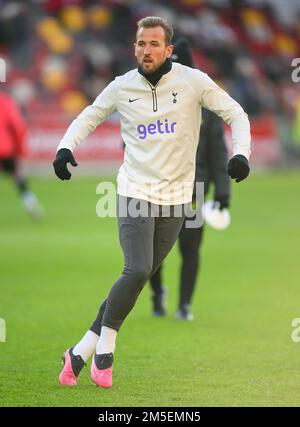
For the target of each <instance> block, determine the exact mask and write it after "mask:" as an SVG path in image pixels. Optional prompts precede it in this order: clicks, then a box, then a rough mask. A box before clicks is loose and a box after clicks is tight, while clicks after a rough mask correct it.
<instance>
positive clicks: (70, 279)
mask: <svg viewBox="0 0 300 427" xmlns="http://www.w3.org/2000/svg"><path fill="white" fill-rule="evenodd" d="M146 15H158V16H162V17H165V18H166V19H167V20H168V21H169V22H171V23H172V24H173V26H174V33H175V39H176V37H179V36H181V35H184V36H186V37H187V38H188V39H189V41H190V43H191V45H192V48H193V57H194V62H195V66H197V67H199V68H200V69H201V70H203V71H205V72H207V73H208V74H209V75H210V76H211V77H212V78H213V79H214V80H216V81H217V82H218V83H219V84H220V85H221V86H222V87H224V88H225V89H226V90H227V91H228V92H229V93H230V94H231V95H232V96H233V97H234V98H235V99H236V100H237V101H238V102H239V103H240V104H241V105H242V106H243V107H244V109H245V111H246V112H247V113H248V114H249V118H250V121H251V128H252V137H253V139H252V149H253V155H252V158H251V164H252V169H253V171H252V175H251V177H250V178H249V180H247V181H246V182H245V183H242V184H239V185H238V186H236V185H235V184H233V186H232V187H233V201H232V210H231V212H232V217H233V225H232V227H231V228H230V229H229V230H228V231H226V232H225V233H223V234H222V233H219V234H218V232H214V231H212V230H207V232H206V236H205V242H204V249H203V252H204V261H203V262H204V266H203V273H202V274H201V276H200V281H199V282H200V285H201V288H200V289H199V290H198V291H197V295H196V297H195V302H194V305H193V312H194V314H195V317H196V320H195V321H194V322H193V323H192V324H189V325H186V324H178V323H176V324H175V325H174V322H175V320H174V318H172V317H171V316H170V317H168V319H164V320H162V319H154V320H151V317H150V302H149V291H148V292H147V291H146V292H144V293H143V294H142V296H141V299H140V301H139V303H138V304H137V306H136V308H135V310H134V312H133V313H132V314H131V315H130V317H129V318H128V321H127V322H126V325H125V326H124V329H123V330H122V332H121V333H120V338H119V346H118V349H117V350H118V355H119V356H118V358H119V359H117V362H116V374H117V373H118V377H117V376H116V386H115V388H113V389H112V392H111V393H110V394H107V393H106V394H105V396H104V394H103V393H101V391H100V394H99V390H95V389H94V388H92V386H91V385H90V383H89V382H88V379H87V378H83V379H82V383H83V386H82V388H79V387H78V389H77V390H74V391H73V390H72V392H71V393H70V392H69V390H67V391H66V390H65V389H61V388H59V386H58V385H57V383H56V381H57V374H58V372H59V370H60V365H59V363H58V356H59V355H60V353H61V352H62V351H64V350H65V346H66V345H68V344H72V343H73V342H76V340H78V338H79V337H80V336H81V333H82V332H83V331H84V330H85V329H86V328H87V327H88V326H89V324H90V322H91V321H92V320H93V316H94V314H93V313H96V311H97V309H98V305H99V303H100V301H101V300H102V298H103V297H104V296H105V293H106V292H107V290H108V289H109V288H110V286H111V283H112V282H113V281H114V280H115V279H116V277H117V276H118V274H119V271H120V269H121V264H122V255H121V251H120V248H119V246H118V239H117V232H116V227H115V222H114V220H111V219H101V220H100V219H99V218H97V217H96V214H95V207H96V202H97V196H96V194H95V190H96V185H97V183H98V182H99V181H100V179H103V176H105V177H109V179H113V177H114V176H115V173H116V170H117V168H118V166H119V165H120V164H121V162H122V156H123V151H122V145H121V139H120V134H119V125H118V121H117V117H113V118H112V119H111V120H110V121H109V122H107V123H105V124H103V125H102V126H100V127H99V128H98V129H97V130H96V131H95V132H94V133H93V135H91V136H90V137H89V139H88V141H87V142H85V143H84V144H82V145H81V146H80V147H79V148H78V149H77V151H76V156H75V157H76V159H77V160H78V163H79V165H80V166H79V168H77V169H76V170H73V171H72V172H73V177H74V178H75V179H73V180H72V181H71V182H70V183H68V184H67V185H66V183H64V184H62V183H60V182H59V181H57V180H56V179H54V177H53V170H52V161H53V159H54V155H55V151H56V147H57V144H58V142H59V140H60V138H61V137H62V135H63V133H64V132H65V130H66V128H67V126H68V124H69V123H70V121H71V120H72V119H73V118H74V117H75V116H76V115H77V114H78V113H79V112H80V111H81V110H82V109H83V108H84V107H85V106H86V105H88V104H89V103H91V102H92V101H93V100H94V98H95V97H96V96H97V94H98V93H99V92H100V91H101V90H102V89H103V88H104V87H105V86H106V84H107V83H108V82H110V81H111V80H112V79H113V78H114V77H115V76H116V75H119V74H122V73H124V72H126V71H127V70H129V69H131V68H134V67H135V58H134V55H133V49H132V43H133V42H134V39H135V29H136V25H135V23H136V21H137V20H138V19H140V18H141V17H143V16H146ZM0 58H2V59H4V60H5V63H6V81H5V82H2V83H0V89H1V90H4V91H8V92H10V93H11V94H12V95H13V97H14V98H15V99H16V100H17V102H18V104H19V105H20V107H21V109H22V111H23V114H24V116H25V118H26V121H27V124H28V130H29V134H28V154H27V157H26V158H25V159H24V168H25V171H26V173H27V174H28V175H29V176H30V177H31V182H32V186H33V188H34V190H35V191H36V193H37V194H38V196H39V197H40V199H41V201H42V204H43V206H44V208H45V218H44V220H43V221H41V222H40V223H39V224H31V223H30V219H29V218H27V217H26V214H25V213H24V212H23V211H22V209H21V207H20V205H19V201H18V198H17V195H16V194H15V193H14V192H13V190H12V188H11V184H10V183H9V181H8V180H4V179H3V176H1V178H0V179H1V180H0V252H1V254H0V255H1V256H0V267H1V273H0V282H1V305H0V318H3V319H4V320H5V321H6V324H7V342H5V343H0V354H1V362H0V363H1V376H2V380H1V381H0V388H2V392H1V393H0V396H1V397H0V399H1V400H0V405H10V406H13V405H16V406H23V405H25V406H27V405H31V406H36V405H46V406H47V405H50V406H52V405H58V406H64V405H68V406H72V405H75V406H77V405H82V406H84V405H97V406H105V405H108V406H120V405H121V406H126V405H127V406H140V405H143V406H153V405H156V406H162V405H167V406H174V405H175V406H182V405H185V406H189V405H190V406H198V405H216V406H219V405H227V406H232V405H233V406H239V405H243V406H252V405H258V406H265V405H267V406H272V405H275V406H278V405H283V406H288V405H295V406H299V404H300V401H299V393H298V391H299V384H300V382H299V369H298V366H299V363H298V361H299V350H300V343H299V344H298V346H297V344H295V343H294V342H292V340H291V338H290V334H291V332H292V330H291V322H292V320H293V319H294V318H297V317H300V311H299V304H298V303H299V300H300V290H299V286H298V285H299V280H298V278H299V275H300V268H299V259H298V258H299V247H298V244H297V242H299V238H300V230H299V215H298V213H299V210H300V201H299V184H300V174H299V169H298V168H299V162H300V84H299V82H295V81H293V79H292V72H293V70H295V67H293V66H292V60H293V59H294V58H300V0H285V1H283V0H244V1H243V0H240V1H239V0H173V1H171V0H166V1H155V0H152V1H150V0H127V1H126V0H103V1H92V0H86V1H84V0H77V1H76V0H35V1H34V0H31V1H26V2H25V1H14V0H12V1H5V0H0ZM299 62H300V60H299ZM298 76H300V72H298ZM226 134H227V140H228V142H229V143H230V133H228V129H226ZM82 175H87V176H90V177H82ZM178 261H179V260H178V254H177V252H176V250H174V251H172V254H171V255H170V258H169V260H168V262H167V263H166V264H167V265H166V281H167V282H168V285H169V284H170V285H172V291H170V296H169V299H170V310H169V311H170V315H172V307H173V309H175V301H176V294H177V289H176V287H177V282H178V279H177V273H178ZM217 265H218V269H216V266H217ZM99 282H100V285H99ZM70 294H71V295H72V297H71V298H70ZM173 311H174V310H173ZM78 313H80V315H78ZM91 313H92V314H91ZM127 325H128V326H127ZM175 326H176V328H175ZM175 331H176V333H175ZM145 337H147V339H146V338H145ZM68 341H69V342H68ZM166 342H167V343H168V346H167V345H166ZM153 353H155V354H156V355H157V356H158V358H159V361H160V362H159V366H156V365H155V363H153V360H152V356H153ZM150 355H151V357H150ZM179 356H180V357H181V356H182V357H183V359H182V360H185V361H187V365H188V366H186V367H184V370H185V379H183V378H182V375H181V374H180V372H181V371H180V368H182V367H183V366H184V365H182V363H183V362H182V361H181V359H180V360H179V358H180V357H179ZM20 357H21V358H22V362H21V361H20ZM178 365H180V366H178ZM84 375H85V376H87V374H86V373H85V374H84ZM156 375H157V376H159V377H162V378H165V381H163V382H161V383H157V382H156ZM117 378H118V379H117ZM0 391H1V390H0ZM99 395H100V398H99ZM1 402H2V403H1Z"/></svg>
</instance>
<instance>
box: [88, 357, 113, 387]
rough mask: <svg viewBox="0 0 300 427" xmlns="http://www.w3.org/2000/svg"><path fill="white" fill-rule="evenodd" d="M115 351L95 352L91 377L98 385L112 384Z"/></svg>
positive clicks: (106, 385) (109, 385) (108, 385)
mask: <svg viewBox="0 0 300 427" xmlns="http://www.w3.org/2000/svg"><path fill="white" fill-rule="evenodd" d="M112 364H113V353H107V354H95V355H94V357H93V362H92V366H91V378H92V381H93V383H94V384H96V385H97V386H98V387H104V388H109V387H111V386H112Z"/></svg>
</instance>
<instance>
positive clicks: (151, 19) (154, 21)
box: [136, 16, 173, 46]
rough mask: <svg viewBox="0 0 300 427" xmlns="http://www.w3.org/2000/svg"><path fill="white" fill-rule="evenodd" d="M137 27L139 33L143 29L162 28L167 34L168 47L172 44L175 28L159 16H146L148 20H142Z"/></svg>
mask: <svg viewBox="0 0 300 427" xmlns="http://www.w3.org/2000/svg"><path fill="white" fill-rule="evenodd" d="M136 25H137V27H138V29H137V33H138V31H139V30H140V29H141V28H153V27H162V28H163V30H164V32H165V42H166V46H169V45H170V44H171V42H172V37H173V28H172V27H171V25H169V24H168V23H167V21H165V20H164V19H163V18H160V17H159V16H146V18H142V19H140V20H139V21H138V22H137V23H136Z"/></svg>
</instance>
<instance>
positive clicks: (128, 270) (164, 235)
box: [90, 196, 185, 335]
mask: <svg viewBox="0 0 300 427" xmlns="http://www.w3.org/2000/svg"><path fill="white" fill-rule="evenodd" d="M131 200H134V201H137V199H131V198H128V199H127V198H124V197H122V196H119V205H118V206H119V207H120V203H121V204H123V206H124V205H128V202H130V201H131ZM137 202H139V203H142V204H145V203H146V204H147V205H148V207H149V208H151V206H150V204H149V203H148V202H145V201H137ZM155 206H156V207H157V205H155ZM118 210H119V209H118ZM156 212H157V211H156ZM149 213H150V212H148V216H141V215H139V216H137V217H135V216H133V215H131V213H130V212H129V213H128V214H127V216H125V217H123V216H120V215H118V227H119V239H120V244H121V247H122V250H123V254H124V269H123V272H122V275H121V276H120V277H119V278H118V280H117V281H116V282H115V283H114V285H113V286H112V288H111V289H110V291H109V293H108V296H107V298H106V299H105V300H104V301H103V303H102V304H101V306H100V309H99V312H98V315H97V318H96V319H95V321H94V322H93V324H92V326H91V327H90V330H91V331H93V332H95V333H96V334H97V335H100V331H101V327H102V326H108V327H109V328H112V329H115V330H117V331H118V330H119V329H120V327H121V325H122V323H123V321H124V320H125V318H126V316H127V315H128V313H129V312H130V311H131V310H132V308H133V307H134V305H135V302H136V300H137V298H138V296H139V294H140V292H141V291H142V289H143V287H144V286H145V284H146V283H147V281H148V280H149V278H150V277H151V276H152V275H153V274H154V273H155V272H156V270H157V269H158V268H159V266H160V264H161V263H162V261H163V260H164V258H165V257H166V256H167V255H168V253H169V252H170V250H171V249H172V247H173V245H174V243H175V242H176V240H177V237H178V234H179V232H180V229H181V227H182V224H183V221H184V218H185V213H184V209H183V206H182V214H181V216H177V215H178V211H177V213H176V214H175V213H174V211H173V210H172V209H171V212H170V216H168V217H163V216H158V217H157V216H151V213H150V215H149Z"/></svg>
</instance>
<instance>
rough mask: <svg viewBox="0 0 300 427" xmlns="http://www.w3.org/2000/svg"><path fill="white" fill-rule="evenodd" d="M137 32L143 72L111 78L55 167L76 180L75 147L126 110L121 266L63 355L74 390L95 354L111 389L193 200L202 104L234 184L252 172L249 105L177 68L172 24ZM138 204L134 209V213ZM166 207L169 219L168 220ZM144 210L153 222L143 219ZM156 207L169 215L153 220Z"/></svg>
mask: <svg viewBox="0 0 300 427" xmlns="http://www.w3.org/2000/svg"><path fill="white" fill-rule="evenodd" d="M137 25H138V29H137V33H136V43H135V44H134V47H135V56H136V59H137V63H138V67H137V68H135V69H133V70H131V71H129V72H127V73H126V74H124V75H122V76H120V77H117V78H116V79H115V80H113V81H112V82H111V83H110V84H109V85H108V86H107V87H106V88H105V89H104V90H103V91H102V92H101V93H100V95H99V96H98V97H97V98H96V100H95V101H94V103H93V104H92V105H90V106H88V107H87V108H85V109H84V110H83V112H82V113H81V114H80V115H79V116H78V117H77V118H76V119H75V120H74V121H73V122H72V123H71V125H70V126H69V128H68V130H67V132H66V134H65V135H64V137H63V139H62V140H61V142H60V144H59V146H58V148H57V152H56V159H55V160H54V162H53V166H54V170H55V173H56V175H57V176H58V178H60V179H61V180H69V179H70V178H71V173H70V171H69V170H68V168H67V165H68V163H70V164H71V165H72V166H77V163H76V160H75V158H74V156H73V150H74V149H75V147H76V146H77V145H78V144H80V142H82V141H83V140H84V139H85V138H86V137H87V136H88V135H89V134H90V133H91V132H92V131H93V130H94V129H95V128H96V127H97V126H98V125H100V124H101V123H103V122H104V121H105V120H107V119H108V118H109V117H110V116H111V115H112V114H113V113H114V112H115V111H118V112H119V113H120V121H121V136H122V139H123V141H124V142H125V156H124V163H123V165H122V166H121V167H120V169H119V173H118V179H117V182H118V189H117V194H118V203H119V209H118V214H119V216H118V225H119V239H120V243H121V247H122V250H123V253H124V269H123V272H122V274H121V276H120V277H119V278H118V279H117V281H116V282H115V283H114V285H113V286H112V288H111V289H110V291H109V293H108V295H107V298H106V299H105V300H104V301H103V303H102V305H101V306H100V309H99V312H98V315H97V317H96V319H95V321H94V322H93V324H92V325H91V327H90V329H89V330H88V331H87V332H86V334H85V335H84V336H83V337H82V339H81V341H80V342H78V343H77V344H76V345H75V346H74V347H71V348H68V349H67V350H66V352H65V354H64V359H63V363H64V368H63V370H62V371H61V373H60V375H59V381H60V383H61V384H63V385H68V386H74V385H76V384H77V379H78V376H79V374H80V372H81V370H82V368H83V366H84V365H85V363H86V361H87V360H88V359H89V357H90V356H92V355H93V354H94V357H93V360H92V366H91V378H92V381H93V383H94V384H96V385H97V386H100V387H104V388H108V387H111V386H112V369H113V360H114V352H115V345H116V338H117V333H118V331H119V329H120V328H121V326H122V324H123V322H124V320H125V318H126V317H127V315H128V314H129V313H130V311H131V310H132V309H133V307H134V305H135V303H136V301H137V298H138V296H139V295H140V293H141V291H142V289H143V288H144V286H145V284H146V283H147V281H148V280H149V278H150V277H152V276H153V274H154V273H155V272H156V270H157V269H158V267H159V266H160V264H161V263H162V261H163V260H164V258H165V257H166V256H167V254H168V253H169V252H170V250H171V249H172V247H173V245H174V243H175V241H176V239H177V237H178V234H179V231H180V229H181V227H182V224H183V221H184V218H185V208H186V207H187V205H188V206H190V205H191V202H192V194H193V183H194V179H195V161H196V149H197V145H198V141H199V131H200V123H201V109H200V106H204V107H206V108H208V109H209V110H211V111H214V112H216V113H217V114H218V115H219V116H220V117H222V118H223V120H225V121H226V122H227V123H228V124H229V125H230V126H231V129H232V140H233V153H234V155H233V157H232V158H231V159H230V160H229V162H228V174H229V175H230V176H231V178H233V179H235V180H236V182H240V181H242V180H244V179H245V178H247V176H248V174H249V171H250V169H249V164H248V158H249V156H250V151H251V150H250V139H251V137H250V124H249V120H248V117H247V114H246V113H245V112H244V110H243V109H242V107H241V106H240V105H239V104H238V103H237V102H236V101H234V100H233V99H232V98H231V97H230V96H229V95H228V94H227V93H226V92H225V91H224V90H222V89H221V88H220V87H219V86H218V85H217V84H216V83H215V82H214V81H213V80H211V79H210V78H209V76H208V75H207V74H205V73H202V72H201V71H200V70H197V69H193V68H190V67H186V66H184V65H182V64H179V63H172V61H171V60H170V57H171V55H172V51H173V45H172V42H171V40H172V36H173V29H172V27H171V26H170V25H169V24H168V23H167V22H166V21H165V20H163V19H162V18H159V17H146V18H143V19H141V20H140V21H139V22H138V23H137ZM174 190H175V191H174ZM131 206H133V207H135V206H136V209H133V210H134V212H132V210H131ZM176 206H177V208H178V207H179V208H180V209H179V210H180V215H178V209H175V208H176ZM163 207H165V208H167V209H165V211H166V210H167V211H168V212H169V215H168V216H165V215H163V212H162V208H163ZM120 208H121V209H120ZM128 208H129V209H128ZM157 208H158V209H157ZM144 209H146V211H147V212H148V214H147V215H146V216H145V215H144V214H143V213H141V210H144ZM137 210H138V211H139V212H140V214H139V215H138V216H136V213H137ZM149 210H150V214H149ZM157 210H159V211H160V212H161V213H162V215H158V216H157V215H154V216H153V215H152V212H153V211H154V212H157ZM144 212H145V210H144Z"/></svg>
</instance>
